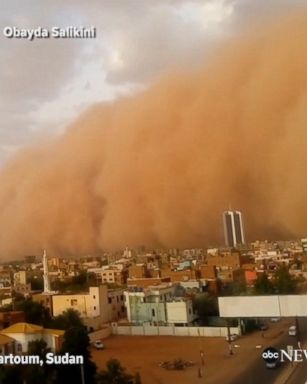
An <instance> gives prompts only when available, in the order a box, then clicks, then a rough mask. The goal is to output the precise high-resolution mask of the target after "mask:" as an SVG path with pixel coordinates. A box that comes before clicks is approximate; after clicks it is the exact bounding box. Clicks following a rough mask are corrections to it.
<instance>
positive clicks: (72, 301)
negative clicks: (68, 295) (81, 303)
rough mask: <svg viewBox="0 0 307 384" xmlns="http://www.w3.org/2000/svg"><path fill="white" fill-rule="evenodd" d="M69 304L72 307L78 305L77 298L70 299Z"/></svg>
mask: <svg viewBox="0 0 307 384" xmlns="http://www.w3.org/2000/svg"><path fill="white" fill-rule="evenodd" d="M70 305H71V306H72V307H73V306H74V305H78V300H77V299H72V300H70Z"/></svg>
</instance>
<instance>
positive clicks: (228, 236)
mask: <svg viewBox="0 0 307 384" xmlns="http://www.w3.org/2000/svg"><path fill="white" fill-rule="evenodd" d="M223 223H224V236H225V244H226V245H227V247H236V246H237V245H238V244H244V243H245V237H244V230H243V222H242V214H241V212H239V211H225V212H224V213H223Z"/></svg>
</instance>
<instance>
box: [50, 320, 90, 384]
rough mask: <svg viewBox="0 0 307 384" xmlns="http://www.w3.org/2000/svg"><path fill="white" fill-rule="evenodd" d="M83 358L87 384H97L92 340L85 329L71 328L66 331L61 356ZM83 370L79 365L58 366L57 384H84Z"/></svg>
mask: <svg viewBox="0 0 307 384" xmlns="http://www.w3.org/2000/svg"><path fill="white" fill-rule="evenodd" d="M65 353H69V354H70V355H81V356H83V359H84V363H83V372H84V378H85V383H86V384H96V381H95V376H96V370H97V367H96V364H95V363H94V362H93V361H91V353H90V340H89V337H88V334H87V332H86V329H85V327H83V326H82V327H70V328H68V329H67V330H66V331H65V334H64V340H63V345H62V348H61V352H60V354H65ZM81 369H82V367H81V366H79V365H61V366H57V377H56V381H55V382H56V384H67V383H68V382H71V383H74V384H82V380H81Z"/></svg>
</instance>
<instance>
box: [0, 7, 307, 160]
mask: <svg viewBox="0 0 307 384" xmlns="http://www.w3.org/2000/svg"><path fill="white" fill-rule="evenodd" d="M301 5H307V0H257V1H255V0H190V1H188V0H99V1H98V0H90V1H84V0H76V1H71V0H65V1H63V0H61V1H60V0H44V1H41V0H23V1H21V0H19V1H16V0H0V25H1V34H0V67H1V70H0V112H1V125H0V164H3V162H4V161H5V159H7V158H8V156H10V155H11V154H13V153H14V152H15V151H16V149H18V148H20V147H21V146H23V145H27V144H29V143H33V142H35V141H36V140H38V139H41V138H42V137H43V138H44V139H45V138H46V137H48V136H49V135H54V134H58V133H61V132H62V131H63V130H64V129H65V126H66V125H67V123H68V122H69V121H70V120H72V119H74V118H76V117H77V115H78V114H79V113H80V111H82V110H83V109H85V108H86V106H88V105H89V104H91V103H93V102H95V101H100V100H111V99H114V98H116V97H118V96H119V95H121V94H125V93H129V92H135V91H137V90H138V89H139V88H140V87H144V86H146V84H149V83H150V82H151V81H152V80H153V79H154V78H155V77H156V76H158V75H160V74H161V73H162V72H163V71H165V72H167V71H169V70H170V69H174V68H175V69H176V68H180V69H182V68H187V69H189V68H191V66H194V65H197V63H198V62H199V61H201V60H204V58H205V57H206V55H208V54H209V53H210V51H211V50H212V47H214V46H215V45H216V42H217V41H220V40H221V39H224V38H227V37H228V36H231V35H232V34H233V33H236V31H237V30H240V29H241V28H243V27H245V26H246V25H250V24H252V22H253V21H254V20H259V19H260V20H261V19H263V18H265V17H267V16H269V15H272V16H274V15H275V14H276V13H278V12H280V11H285V10H288V9H291V8H294V7H296V6H301ZM259 25H261V24H259ZM5 26H16V27H19V28H36V27H38V26H42V27H46V28H50V27H52V26H60V27H66V26H84V27H88V26H95V27H96V28H97V38H96V39H92V40H89V39H83V40H76V39H67V40H63V39H59V40H55V39H41V40H36V41H32V42H30V41H28V40H24V39H21V40H17V39H7V38H5V37H4V36H3V33H2V31H3V28H4V27H5Z"/></svg>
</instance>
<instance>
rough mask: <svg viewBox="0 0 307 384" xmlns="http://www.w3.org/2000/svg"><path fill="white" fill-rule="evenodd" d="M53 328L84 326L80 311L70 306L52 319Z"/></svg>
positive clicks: (64, 328)
mask: <svg viewBox="0 0 307 384" xmlns="http://www.w3.org/2000/svg"><path fill="white" fill-rule="evenodd" d="M51 326H52V328H55V329H63V330H66V329H69V328H71V327H79V328H82V327H84V324H83V321H82V319H81V317H80V314H79V312H78V311H76V310H74V309H72V308H69V309H67V310H66V311H64V312H63V313H62V314H61V315H58V316H56V317H55V318H54V319H53V320H52V321H51Z"/></svg>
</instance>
